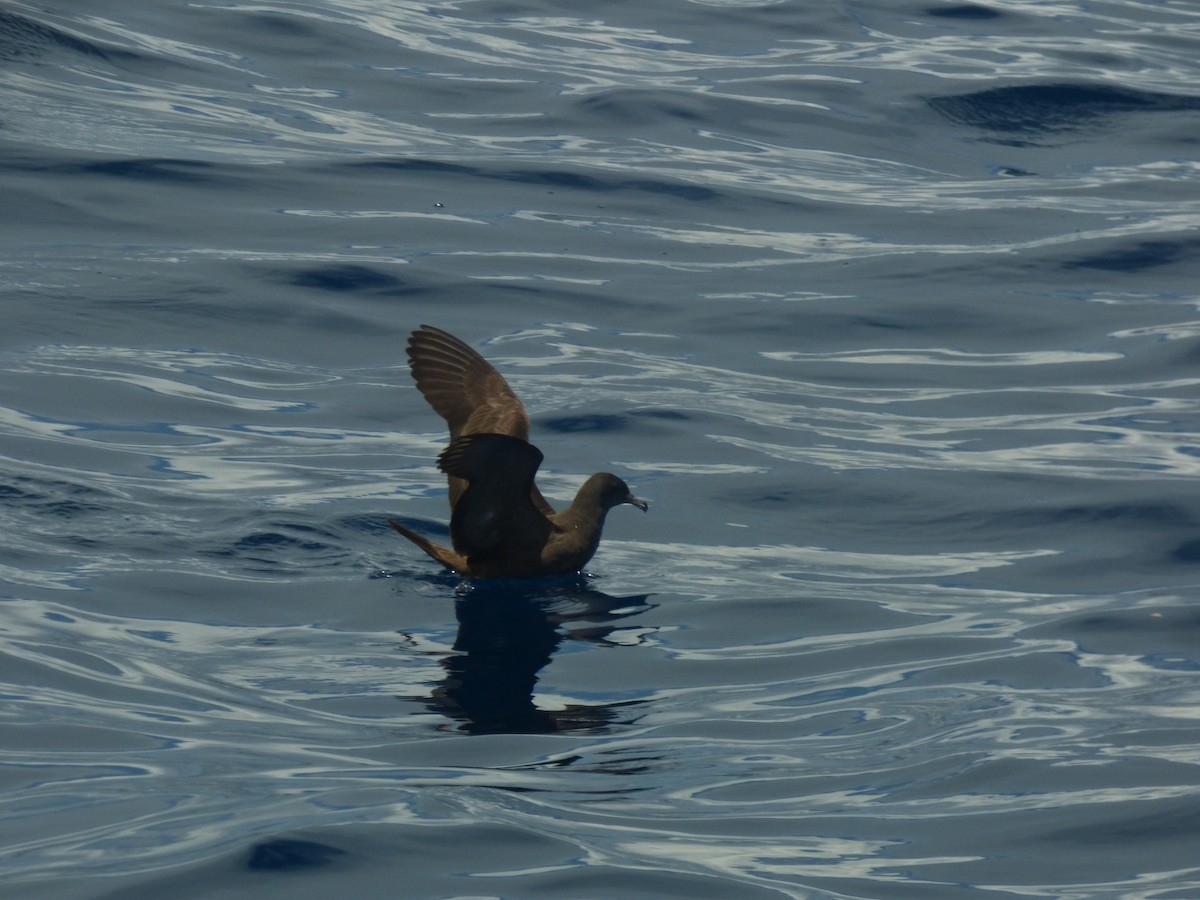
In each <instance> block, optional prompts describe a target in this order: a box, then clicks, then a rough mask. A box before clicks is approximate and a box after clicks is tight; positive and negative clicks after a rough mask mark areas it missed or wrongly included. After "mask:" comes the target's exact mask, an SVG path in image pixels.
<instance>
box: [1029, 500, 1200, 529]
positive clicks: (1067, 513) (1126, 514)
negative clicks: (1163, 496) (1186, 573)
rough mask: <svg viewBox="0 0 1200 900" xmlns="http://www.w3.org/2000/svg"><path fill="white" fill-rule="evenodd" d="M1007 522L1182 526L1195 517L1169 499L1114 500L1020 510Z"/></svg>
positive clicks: (1192, 522) (1035, 526)
mask: <svg viewBox="0 0 1200 900" xmlns="http://www.w3.org/2000/svg"><path fill="white" fill-rule="evenodd" d="M1008 518H1009V524H1012V525H1014V526H1016V527H1019V528H1029V529H1035V530H1036V529H1039V528H1044V527H1046V526H1048V525H1071V526H1076V525H1083V524H1093V525H1094V524H1101V525H1121V526H1128V527H1131V528H1146V527H1150V526H1158V527H1164V528H1184V527H1189V526H1194V525H1196V524H1197V523H1196V518H1195V516H1194V515H1193V514H1192V512H1191V511H1190V510H1189V509H1188V508H1187V507H1185V506H1178V505H1175V504H1172V503H1118V504H1112V505H1101V504H1097V505H1095V506H1065V507H1062V508H1060V509H1051V510H1044V511H1043V510H1022V511H1019V512H1014V513H1012V514H1010V516H1008Z"/></svg>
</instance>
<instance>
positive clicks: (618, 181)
mask: <svg viewBox="0 0 1200 900" xmlns="http://www.w3.org/2000/svg"><path fill="white" fill-rule="evenodd" d="M348 165H350V166H353V167H355V168H372V169H386V170H392V171H400V172H410V173H413V174H426V173H432V172H437V173H441V174H453V175H462V176H467V177H470V178H482V179H488V180H493V181H506V182H509V183H513V184H527V185H535V186H541V187H547V188H555V189H570V190H578V191H586V192H589V193H613V192H623V191H633V192H639V193H647V194H655V195H660V196H670V197H675V198H677V199H680V200H688V201H692V202H698V203H705V202H712V201H716V200H718V199H720V197H721V194H720V193H719V192H717V191H714V190H712V189H711V188H706V187H699V186H697V185H693V184H685V183H683V182H676V181H669V180H666V179H650V178H616V177H611V178H610V177H600V176H596V175H583V174H580V173H578V172H568V171H564V170H561V169H497V170H490V169H484V168H480V167H477V166H463V165H453V164H449V163H437V162H431V161H428V160H420V159H415V160H409V159H396V160H391V159H383V160H370V161H368V162H353V163H349V164H348Z"/></svg>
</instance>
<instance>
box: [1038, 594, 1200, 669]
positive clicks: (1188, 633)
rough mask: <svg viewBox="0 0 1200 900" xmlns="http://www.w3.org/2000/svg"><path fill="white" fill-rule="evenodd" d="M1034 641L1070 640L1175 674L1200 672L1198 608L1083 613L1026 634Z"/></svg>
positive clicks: (1083, 647) (1085, 648)
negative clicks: (1178, 672) (1197, 670)
mask: <svg viewBox="0 0 1200 900" xmlns="http://www.w3.org/2000/svg"><path fill="white" fill-rule="evenodd" d="M1023 636H1026V637H1032V638H1050V639H1053V640H1067V641H1070V642H1072V643H1074V644H1075V645H1076V646H1077V647H1078V648H1079V649H1080V650H1081V651H1082V652H1085V653H1092V654H1099V655H1101V656H1129V657H1135V658H1137V659H1138V660H1139V661H1141V662H1142V663H1144V664H1145V665H1147V666H1150V667H1153V668H1156V669H1169V670H1171V671H1194V670H1196V669H1200V607H1197V606H1138V607H1134V608H1132V609H1116V610H1105V611H1101V612H1094V613H1093V612H1085V613H1081V614H1079V615H1074V616H1069V617H1067V618H1063V619H1059V620H1057V621H1054V622H1049V623H1046V624H1045V625H1038V626H1035V627H1033V628H1030V629H1028V630H1026V631H1025V632H1023Z"/></svg>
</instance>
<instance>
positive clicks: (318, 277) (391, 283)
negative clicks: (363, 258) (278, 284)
mask: <svg viewBox="0 0 1200 900" xmlns="http://www.w3.org/2000/svg"><path fill="white" fill-rule="evenodd" d="M289 280H290V282H291V283H292V284H293V285H295V286H296V287H304V288H314V289H316V290H321V291H339V292H341V291H381V290H387V291H397V290H400V289H403V288H406V287H407V285H405V283H404V282H403V281H401V280H400V279H399V278H396V277H395V276H394V275H388V274H387V273H385V272H380V271H379V270H378V269H373V268H371V267H370V266H359V265H337V266H321V267H318V268H312V269H305V270H303V271H300V272H294V273H292V274H291V275H290V276H289Z"/></svg>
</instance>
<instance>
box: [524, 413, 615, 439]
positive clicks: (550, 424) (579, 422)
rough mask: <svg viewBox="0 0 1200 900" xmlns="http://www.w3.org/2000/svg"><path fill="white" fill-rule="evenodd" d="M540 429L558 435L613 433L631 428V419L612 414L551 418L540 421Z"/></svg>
mask: <svg viewBox="0 0 1200 900" xmlns="http://www.w3.org/2000/svg"><path fill="white" fill-rule="evenodd" d="M537 424H538V427H539V428H542V429H545V430H546V431H553V432H556V433H558V434H577V433H579V432H583V431H595V432H613V431H624V430H625V429H627V428H628V427H629V417H628V416H621V415H613V414H610V413H595V414H592V415H582V416H551V417H547V418H543V419H538V420H537Z"/></svg>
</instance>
